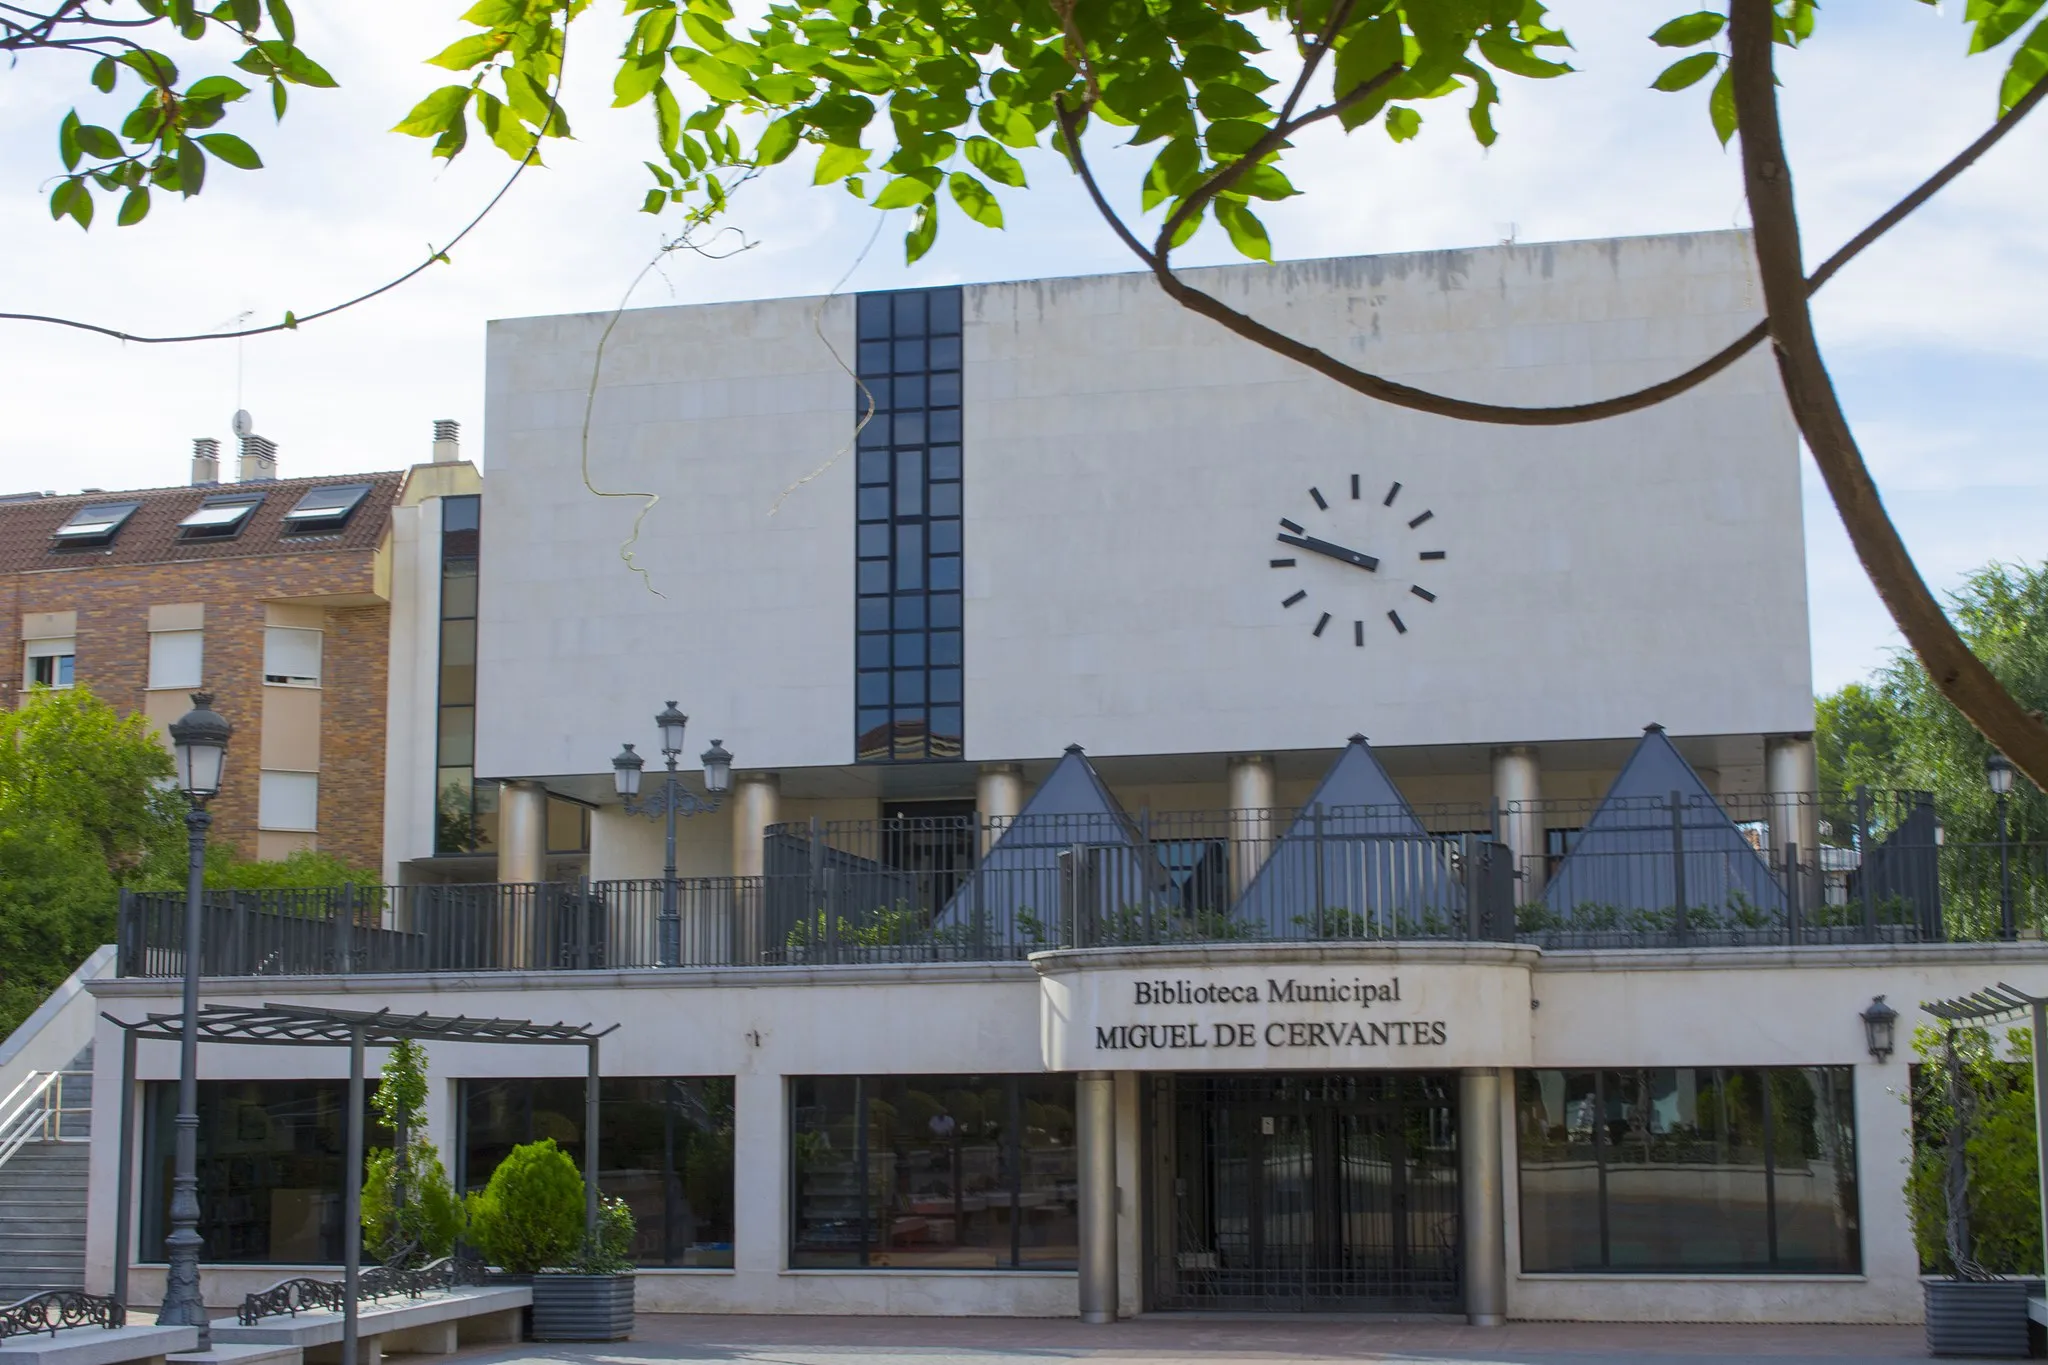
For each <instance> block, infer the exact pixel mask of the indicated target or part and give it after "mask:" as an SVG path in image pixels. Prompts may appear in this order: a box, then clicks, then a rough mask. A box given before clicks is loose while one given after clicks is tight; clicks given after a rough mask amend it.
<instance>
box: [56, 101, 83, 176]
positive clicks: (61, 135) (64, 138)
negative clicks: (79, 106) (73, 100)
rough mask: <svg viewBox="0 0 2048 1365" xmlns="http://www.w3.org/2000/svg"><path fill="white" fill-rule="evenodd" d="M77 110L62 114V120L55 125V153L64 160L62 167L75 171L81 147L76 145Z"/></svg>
mask: <svg viewBox="0 0 2048 1365" xmlns="http://www.w3.org/2000/svg"><path fill="white" fill-rule="evenodd" d="M78 129H79V123H78V111H77V110H76V109H73V110H71V111H70V112H69V113H67V114H65V115H64V121H63V122H62V123H60V124H58V125H57V155H58V156H60V157H62V158H63V160H64V169H65V170H67V171H75V170H77V169H78V160H79V155H80V153H81V151H82V150H83V149H82V148H80V147H79V145H78Z"/></svg>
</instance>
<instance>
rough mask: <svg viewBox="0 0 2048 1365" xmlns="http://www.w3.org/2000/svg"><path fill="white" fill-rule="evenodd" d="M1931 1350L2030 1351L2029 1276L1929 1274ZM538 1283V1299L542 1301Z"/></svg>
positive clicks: (2008, 1354) (2018, 1354)
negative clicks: (1982, 1277) (1998, 1277)
mask: <svg viewBox="0 0 2048 1365" xmlns="http://www.w3.org/2000/svg"><path fill="white" fill-rule="evenodd" d="M1921 1288H1922V1289H1924V1290H1925V1291H1926V1295H1927V1353H1928V1354H1929V1355H1933V1356H1999V1357H2004V1358H2008V1359H2020V1358H2024V1357H2025V1356H2026V1354H2027V1291H2028V1289H2029V1288H2030V1286H2029V1284H2028V1282H2027V1281H2025V1280H1923V1281H1921ZM539 1297H540V1295H539V1291H538V1289H537V1288H536V1290H535V1294H534V1299H535V1302H538V1301H539Z"/></svg>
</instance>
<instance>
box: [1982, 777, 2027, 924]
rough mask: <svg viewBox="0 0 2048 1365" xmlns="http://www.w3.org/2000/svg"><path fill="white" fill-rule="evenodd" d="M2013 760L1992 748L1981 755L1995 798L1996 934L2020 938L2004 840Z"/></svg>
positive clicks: (2010, 868) (2008, 857) (2009, 865)
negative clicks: (2014, 921) (1996, 838)
mask: <svg viewBox="0 0 2048 1365" xmlns="http://www.w3.org/2000/svg"><path fill="white" fill-rule="evenodd" d="M2012 775H2013V767H2012V760H2011V759H2009V758H2007V757H2006V756H2005V755H2004V754H2002V753H2000V752H1998V750H1996V749H1993V750H1992V751H1991V752H1990V753H1988V754H1986V755H1985V756H1984V780H1985V781H1986V782H1988V783H1990V784H1991V794H1992V795H1993V796H1994V797H1996V798H1998V936H1999V937H2000V938H2003V939H2013V938H2018V937H2019V926H2018V925H2016V924H2014V923H2013V918H2012V852H2011V850H2010V849H2009V848H2008V847H2007V846H2006V841H2005V800H2006V798H2007V797H2008V796H2010V795H2012Z"/></svg>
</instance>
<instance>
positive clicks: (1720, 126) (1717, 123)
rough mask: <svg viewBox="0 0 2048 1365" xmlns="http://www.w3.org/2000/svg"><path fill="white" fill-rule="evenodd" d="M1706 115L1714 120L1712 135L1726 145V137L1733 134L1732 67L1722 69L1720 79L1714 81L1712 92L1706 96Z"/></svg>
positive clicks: (1733, 93) (1733, 76)
mask: <svg viewBox="0 0 2048 1365" xmlns="http://www.w3.org/2000/svg"><path fill="white" fill-rule="evenodd" d="M1707 116H1708V117H1709V118H1711V119H1712V120H1713V121H1714V136H1716V137H1718V138H1720V139H1721V145H1722V146H1723V147H1726V146H1727V145H1728V139H1729V138H1732V137H1734V136H1735V72H1734V70H1733V69H1732V68H1730V69H1727V70H1724V71H1722V73H1721V79H1720V80H1718V81H1716V82H1714V93H1713V94H1711V95H1709V96H1708V97H1707Z"/></svg>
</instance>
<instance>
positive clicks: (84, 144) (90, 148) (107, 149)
mask: <svg viewBox="0 0 2048 1365" xmlns="http://www.w3.org/2000/svg"><path fill="white" fill-rule="evenodd" d="M73 136H74V137H75V138H76V139H77V142H78V148H79V150H80V151H82V152H84V153H85V154H86V155H87V156H89V157H94V158H96V159H98V160H100V161H111V160H113V159H114V158H115V157H117V156H119V155H121V140H120V139H119V138H117V137H115V136H114V135H113V134H112V133H110V132H108V131H107V130H106V129H104V128H102V127H100V126H99V125H98V124H95V123H81V124H79V125H78V128H77V130H76V132H74V133H73ZM66 169H69V168H68V167H67V168H66Z"/></svg>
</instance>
